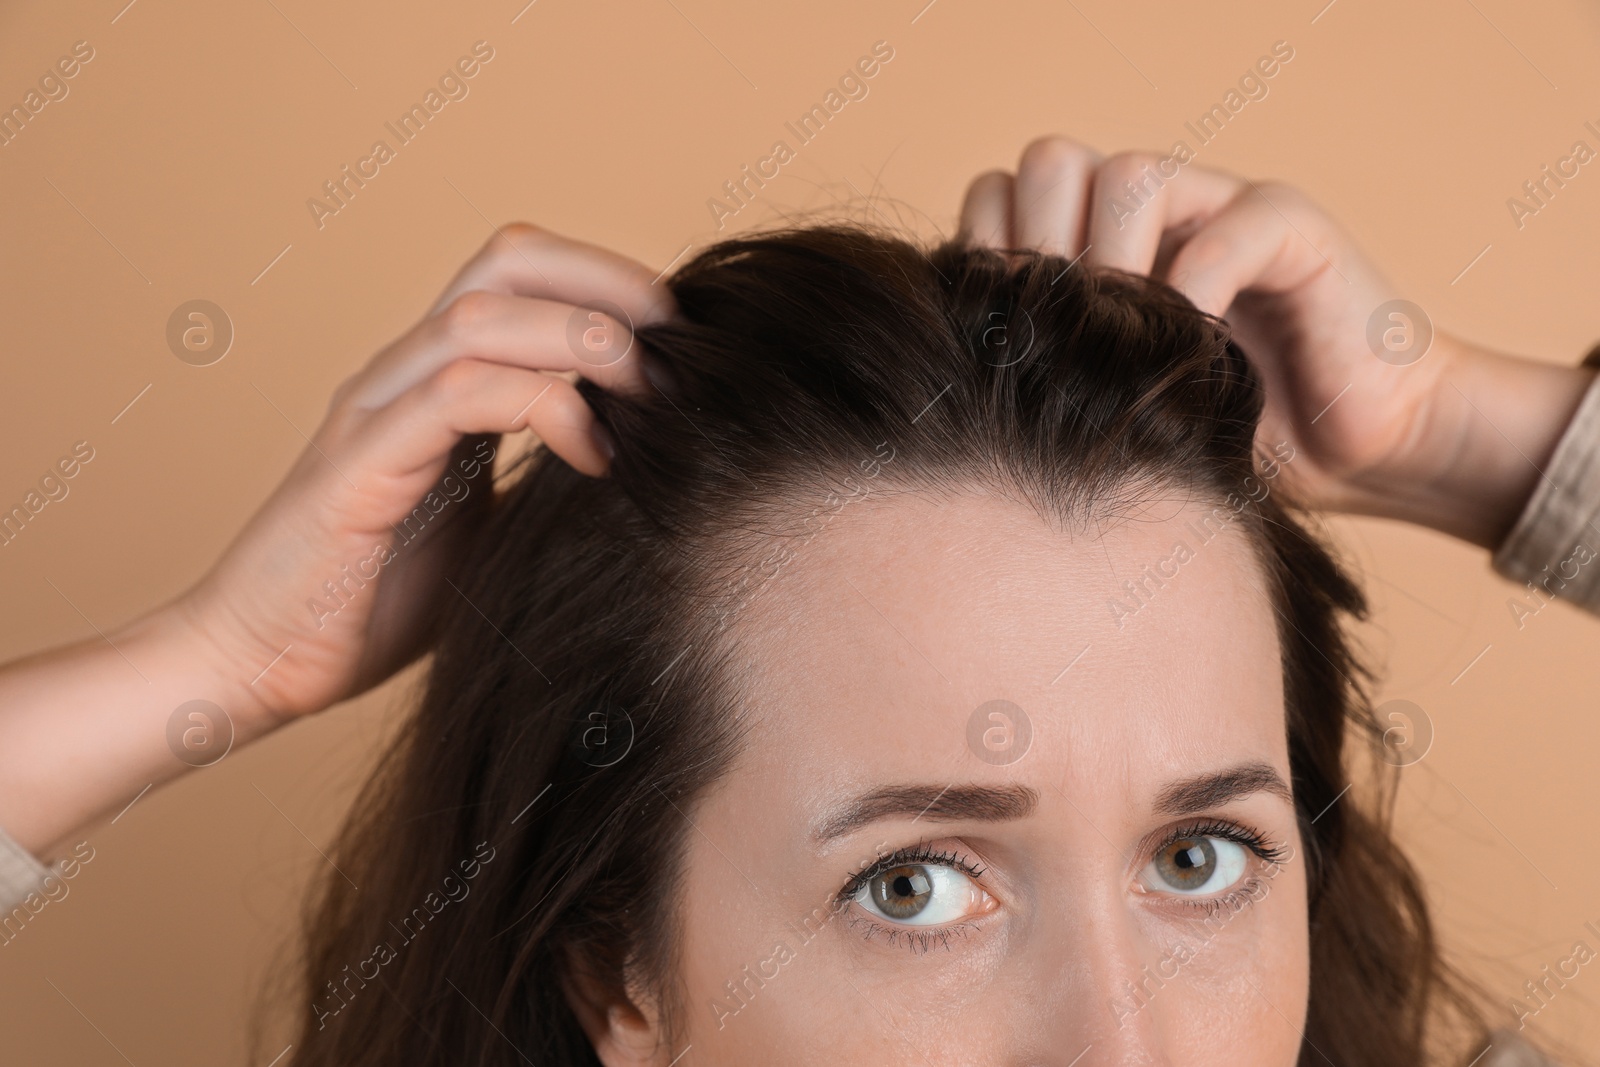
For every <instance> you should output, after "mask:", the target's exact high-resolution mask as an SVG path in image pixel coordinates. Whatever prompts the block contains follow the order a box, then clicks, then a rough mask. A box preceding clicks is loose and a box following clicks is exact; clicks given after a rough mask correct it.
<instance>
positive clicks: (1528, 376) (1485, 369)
mask: <svg viewBox="0 0 1600 1067" xmlns="http://www.w3.org/2000/svg"><path fill="white" fill-rule="evenodd" d="M961 228H962V232H963V233H964V234H965V235H966V236H967V238H968V239H969V240H972V241H975V242H977V243H981V244H986V245H990V246H992V247H996V248H1003V249H1034V250H1040V251H1045V252H1050V253H1054V254H1056V255H1060V256H1065V257H1066V258H1068V259H1079V258H1081V260H1082V262H1084V263H1086V264H1089V265H1092V266H1096V267H1110V268H1117V269H1120V270H1124V271H1129V272H1132V273H1136V274H1150V275H1153V276H1154V277H1157V278H1159V279H1161V280H1164V281H1166V282H1168V283H1169V284H1171V285H1172V286H1173V287H1174V288H1176V289H1178V290H1179V291H1180V292H1182V293H1183V294H1184V295H1186V296H1187V297H1188V298H1189V299H1190V300H1191V301H1193V302H1194V303H1195V305H1196V306H1198V307H1199V308H1200V309H1201V310H1202V311H1206V312H1208V313H1210V314H1213V315H1217V316H1220V317H1223V318H1225V319H1226V320H1227V322H1228V323H1229V325H1230V326H1231V327H1232V329H1233V334H1234V337H1235V338H1236V339H1237V340H1238V342H1239V344H1240V345H1241V347H1242V348H1243V349H1244V350H1245V352H1246V353H1247V354H1248V355H1249V356H1250V358H1251V360H1252V362H1253V363H1254V364H1255V366H1256V368H1257V370H1258V372H1259V373H1260V375H1261V378H1262V380H1263V383H1264V385H1265V387H1266V393H1267V400H1266V411H1265V413H1264V415H1263V417H1262V421H1261V425H1260V429H1259V433H1258V438H1257V440H1258V444H1259V445H1260V446H1261V447H1262V448H1263V449H1264V450H1266V451H1268V452H1273V451H1274V449H1275V448H1276V449H1277V452H1276V454H1277V455H1278V456H1279V457H1280V458H1281V457H1282V456H1283V455H1284V454H1285V452H1284V450H1283V449H1282V448H1281V443H1282V442H1288V444H1289V446H1290V447H1292V448H1293V449H1294V452H1293V453H1292V454H1293V455H1294V459H1293V461H1292V462H1290V463H1288V464H1287V465H1286V467H1285V484H1287V485H1288V486H1289V488H1290V490H1291V493H1292V495H1293V496H1294V497H1295V498H1296V499H1297V500H1298V501H1299V502H1300V503H1302V504H1304V505H1307V506H1310V507H1316V508H1326V509H1331V510H1338V511H1350V512H1361V513H1366V514H1377V515H1385V516H1389V517H1392V518H1400V519H1405V520H1408V521H1412V522H1418V523H1422V524H1424V525H1428V526H1432V527H1434V528H1436V529H1440V530H1443V531H1445V532H1447V533H1451V534H1453V535H1455V536H1458V537H1461V538H1463V539H1465V540H1468V541H1472V542H1474V543H1477V544H1479V545H1483V546H1485V547H1492V546H1493V545H1495V544H1497V543H1498V542H1499V540H1500V538H1501V537H1502V536H1503V535H1504V533H1505V532H1506V530H1507V529H1508V528H1509V527H1510V525H1511V523H1512V522H1513V521H1514V520H1515V518H1516V515H1517V513H1518V512H1519V511H1520V509H1521V506H1522V504H1523V503H1524V502H1525V501H1526V499H1527V497H1528V495H1529V493H1531V491H1532V489H1533V486H1534V484H1535V482H1536V481H1537V479H1538V477H1539V471H1538V466H1536V465H1543V463H1544V462H1545V461H1546V460H1547V459H1548V457H1549V455H1550V453H1551V451H1552V450H1553V449H1554V447H1555V443H1556V441H1557V440H1558V439H1559V437H1560V434H1561V431H1562V430H1563V429H1564V428H1565V426H1566V424H1567V422H1568V421H1569V420H1570V418H1571V416H1572V413H1573V411H1574V410H1575V408H1576V406H1577V403H1578V401H1579V400H1580V399H1581V396H1582V392H1583V389H1584V387H1585V386H1586V385H1587V383H1588V381H1589V380H1590V374H1591V372H1589V371H1587V370H1580V369H1577V368H1568V367H1557V366H1551V365H1548V364H1544V363H1538V362H1533V361H1530V360H1524V359H1519V358H1516V357H1513V356H1507V355H1503V354H1499V353H1494V352H1490V351H1488V350H1486V349H1482V348H1478V347H1476V346H1473V345H1469V344H1466V343H1464V342H1462V341H1459V340H1457V339H1455V338H1453V337H1450V336H1448V335H1446V334H1443V333H1441V332H1438V331H1436V330H1435V329H1434V328H1433V326H1432V324H1431V322H1430V321H1429V319H1428V316H1427V314H1426V313H1425V312H1423V311H1422V309H1421V308H1419V307H1417V306H1416V305H1415V304H1413V303H1410V302H1409V301H1404V300H1403V299H1402V297H1401V293H1400V291H1399V290H1398V289H1396V287H1395V286H1394V285H1393V284H1392V283H1390V282H1389V281H1388V280H1387V279H1385V278H1384V277H1383V276H1382V275H1381V274H1380V273H1379V272H1378V270H1377V269H1376V268H1375V267H1374V266H1373V265H1372V264H1371V262H1370V261H1369V260H1368V259H1367V258H1366V256H1365V255H1364V254H1363V253H1362V252H1361V250H1360V249H1359V248H1357V247H1356V245H1355V244H1354V242H1353V241H1352V240H1351V239H1350V238H1349V237H1348V236H1347V235H1346V234H1345V233H1344V232H1343V231H1342V230H1341V229H1340V228H1339V227H1338V225H1337V224H1336V223H1334V221H1333V220H1332V219H1330V218H1329V217H1328V216H1327V215H1326V214H1325V213H1324V212H1323V211H1322V210H1321V209H1320V208H1318V207H1317V206H1316V205H1315V204H1314V203H1313V202H1312V201H1311V200H1310V199H1308V198H1307V197H1306V196H1305V195H1304V194H1302V193H1300V192H1299V191H1297V190H1295V189H1294V188H1292V187H1290V186H1286V185H1283V184H1281V183H1278V182H1260V183H1257V182H1253V181H1250V180H1249V179H1246V178H1240V177H1237V176H1235V175H1232V174H1227V173H1224V172H1222V171H1216V170H1210V169H1207V168H1204V167H1199V166H1196V165H1195V164H1194V163H1192V162H1187V163H1181V162H1179V160H1178V159H1177V158H1176V157H1174V156H1165V157H1163V156H1160V155H1157V154H1154V153H1140V152H1125V153H1121V154H1118V155H1114V156H1110V157H1102V156H1101V155H1100V154H1099V153H1098V152H1096V151H1094V150H1093V149H1091V148H1089V147H1087V146H1085V145H1082V144H1079V143H1078V142H1076V141H1072V140H1070V139H1068V138H1064V137H1049V138H1043V139H1040V140H1037V141H1034V142H1033V143H1032V144H1030V145H1029V146H1028V147H1027V149H1026V150H1025V151H1024V152H1023V154H1022V158H1021V161H1020V163H1019V165H1018V168H1017V172H1016V174H1015V175H1012V174H1010V173H1007V172H999V171H996V172H990V173H987V174H983V175H980V176H979V177H978V178H977V179H976V180H975V181H974V182H973V183H972V185H971V186H970V188H969V189H968V191H967V196H966V200H965V203H964V205H963V207H962V214H961Z"/></svg>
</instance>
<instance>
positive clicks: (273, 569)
mask: <svg viewBox="0 0 1600 1067" xmlns="http://www.w3.org/2000/svg"><path fill="white" fill-rule="evenodd" d="M598 307H605V308H608V309H615V310H616V311H617V312H618V315H617V316H615V317H613V316H612V315H606V314H604V313H603V312H601V311H598V310H594V309H595V308H598ZM673 310H674V309H673V304H672V298H671V296H670V294H669V292H668V290H667V289H666V288H665V287H664V286H660V285H655V284H653V282H652V272H651V271H650V270H649V269H648V268H647V267H645V266H644V265H642V264H640V263H637V262H634V261H632V260H630V259H627V258H625V257H623V256H620V255H617V254H615V253H612V252H608V251H606V250H604V249H601V248H598V247H595V246H593V245H588V244H583V243H580V242H577V241H572V240H569V239H566V238H563V237H559V236H556V235H555V234H552V233H549V232H547V231H545V230H541V229H539V228H537V227H534V226H531V225H528V224H526V223H518V224H513V225H511V226H507V227H505V228H503V229H501V230H500V231H498V232H497V233H496V234H495V236H494V237H492V238H491V239H490V240H489V242H488V243H487V244H486V245H485V246H484V247H483V249H482V250H481V251H480V252H479V253H478V254H477V255H476V256H475V257H474V258H473V259H472V260H471V261H470V262H469V263H467V265H466V266H465V267H464V268H463V269H462V270H461V272H460V273H459V274H458V275H457V276H456V278H455V279H454V280H453V281H452V282H451V283H450V285H449V286H448V287H447V288H446V289H445V291H444V293H443V295H442V296H441V297H440V298H439V300H438V302H437V303H436V304H435V305H434V307H433V308H432V309H431V310H430V311H429V312H428V314H427V315H426V316H424V317H423V318H422V320H421V321H420V322H418V323H417V324H416V325H415V326H413V327H412V328H411V329H410V330H409V331H407V332H406V334H405V335H404V336H402V337H401V338H399V339H398V340H397V341H395V342H394V343H393V344H391V345H389V346H388V347H387V348H385V349H383V350H382V351H380V352H379V353H378V354H377V355H376V356H374V357H373V358H372V359H371V360H370V361H369V362H368V363H367V365H366V366H365V367H363V368H362V369H361V370H360V371H359V372H357V373H356V374H355V375H354V376H352V377H351V378H349V379H348V380H346V381H345V382H344V383H343V384H342V385H341V386H340V387H339V389H338V390H337V391H336V392H335V393H334V396H333V399H332V402H331V404H330V406H329V410H328V414H327V416H326V418H325V419H324V420H323V423H322V425H321V426H320V427H319V428H318V429H317V431H316V434H315V436H314V437H313V438H312V439H311V440H310V442H309V444H308V447H307V448H306V449H305V451H304V452H303V453H302V454H301V455H300V457H299V459H298V461H297V462H296V463H295V465H294V467H293V468H292V469H291V470H290V472H289V474H288V476H287V477H286V478H285V479H284V481H283V483H282V484H281V485H279V487H278V488H277V490H276V491H275V492H274V493H273V494H272V496H271V497H270V498H269V499H268V500H267V501H266V503H265V504H264V505H263V506H262V507H261V509H260V510H259V511H258V512H257V513H256V514H255V516H254V517H253V518H252V519H251V520H250V522H249V524H248V525H247V526H246V527H245V528H244V530H243V531H242V532H241V533H240V534H239V535H238V537H237V538H236V539H235V540H234V542H233V543H232V544H231V545H230V546H229V548H228V549H227V551H226V552H225V554H224V555H223V556H222V557H221V559H220V560H218V562H217V563H216V565H215V566H214V567H213V568H212V569H211V570H210V572H209V573H207V574H206V575H205V577H204V578H203V579H201V581H200V582H199V583H198V584H197V585H196V586H195V587H194V588H193V589H191V590H190V591H189V592H187V593H186V594H184V595H183V596H182V597H180V598H179V599H178V600H177V601H176V602H174V603H173V604H172V605H169V607H168V608H167V609H165V610H166V611H167V612H169V613H170V614H171V615H172V616H174V617H175V618H176V619H177V620H180V621H179V624H178V627H177V630H178V632H187V633H188V634H189V635H190V637H189V640H192V641H193V642H194V644H195V647H196V650H197V651H203V653H204V657H205V659H206V661H207V662H209V663H210V664H211V669H212V670H213V671H215V672H218V673H219V675H221V676H222V677H220V678H219V690H220V691H224V692H232V693H233V694H235V702H234V706H232V707H228V708H226V709H225V710H227V711H228V713H229V715H230V716H232V717H233V718H234V719H235V723H236V726H239V727H241V728H243V729H244V730H245V731H246V732H247V733H255V732H258V731H259V730H264V729H269V728H270V727H271V726H274V725H277V724H278V723H281V722H283V721H285V720H287V719H290V718H293V717H295V716H299V715H304V714H306V713H309V712H314V711H317V710H320V709H322V708H325V707H327V706H329V705H331V704H333V703H336V702H338V701H340V700H343V699H345V698H347V697H350V696H354V695H355V694H357V693H359V692H361V691H363V690H365V689H367V688H369V687H371V686H373V685H375V684H377V683H378V682H380V681H382V680H383V679H384V678H386V677H388V676H389V675H390V674H392V673H393V672H394V671H396V670H398V669H399V668H400V667H402V666H404V665H405V664H406V663H408V662H410V661H411V660H412V659H413V658H414V657H415V656H416V655H417V654H418V653H419V652H420V651H421V650H422V648H423V647H424V646H425V643H426V640H427V638H428V635H429V630H430V625H431V623H432V621H433V619H434V618H435V617H436V615H437V612H436V610H435V608H436V606H437V605H438V604H439V603H441V602H442V601H443V600H444V599H445V598H449V597H454V596H458V595H460V594H459V593H458V592H456V591H454V590H453V589H452V587H451V585H450V584H449V583H448V572H449V569H450V562H451V560H452V559H453V558H455V557H456V556H457V555H458V554H459V552H460V551H461V550H462V549H463V548H464V546H465V544H466V543H467V541H468V539H470V538H471V536H472V534H473V531H474V530H475V529H476V528H477V527H478V526H479V525H480V521H479V520H481V518H482V516H483V512H484V509H485V508H487V507H488V506H489V505H490V504H491V502H492V499H493V484H492V479H491V472H492V459H493V456H494V452H495V445H496V442H497V441H498V435H500V434H503V433H510V432H513V431H516V430H521V429H524V428H527V429H531V430H532V431H533V432H534V433H535V434H536V435H537V436H538V437H539V438H540V439H541V440H543V442H544V443H545V444H546V445H547V446H548V447H549V448H550V449H551V451H553V452H555V453H556V454H557V455H559V456H561V457H562V458H563V459H564V460H566V461H567V462H568V463H570V464H571V465H572V466H573V467H574V468H576V469H577V470H579V471H582V472H583V473H585V474H590V475H597V476H598V475H601V474H603V473H604V471H605V469H606V466H607V463H608V454H607V445H606V443H605V442H604V441H603V440H602V439H601V438H600V437H599V436H598V433H603V430H600V428H599V426H598V424H597V423H596V421H595V417H594V414H593V412H592V411H591V410H590V409H589V407H588V405H587V404H586V403H584V401H583V400H582V399H581V397H580V396H579V394H578V391H577V389H576V387H575V385H574V384H572V382H571V381H570V380H569V379H568V378H567V377H563V376H561V374H560V372H566V371H575V372H577V373H578V374H579V375H581V376H582V377H584V378H587V379H590V380H591V381H593V382H595V383H596V384H598V385H600V386H602V387H605V388H608V389H620V390H643V389H646V388H649V387H650V386H649V385H648V383H647V381H646V379H645V377H644V375H643V373H642V371H641V366H640V353H639V352H638V351H636V350H635V349H634V346H633V343H632V340H633V335H632V326H633V325H635V324H639V325H643V324H648V323H654V322H658V321H661V320H663V319H665V318H667V317H669V316H670V315H671V314H672V313H673ZM619 319H620V320H621V321H619ZM241 720H242V721H241Z"/></svg>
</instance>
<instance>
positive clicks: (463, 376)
mask: <svg viewBox="0 0 1600 1067" xmlns="http://www.w3.org/2000/svg"><path fill="white" fill-rule="evenodd" d="M478 374H479V370H478V368H477V367H476V366H474V365H473V363H472V362H471V361H470V360H464V359H460V360H456V361H455V362H453V363H446V364H445V365H444V366H443V367H440V368H439V369H438V370H437V371H435V372H434V373H433V377H431V378H429V379H428V385H427V402H428V406H430V407H433V406H443V405H445V404H448V403H449V402H450V401H452V400H455V399H456V398H457V397H460V396H463V395H465V394H466V393H468V392H470V391H471V390H472V388H473V387H474V386H475V385H476V384H477V381H478Z"/></svg>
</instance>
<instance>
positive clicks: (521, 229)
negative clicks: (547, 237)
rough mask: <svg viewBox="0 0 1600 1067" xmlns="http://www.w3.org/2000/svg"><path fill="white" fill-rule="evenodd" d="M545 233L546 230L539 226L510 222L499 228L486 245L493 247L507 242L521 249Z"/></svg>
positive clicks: (519, 221)
mask: <svg viewBox="0 0 1600 1067" xmlns="http://www.w3.org/2000/svg"><path fill="white" fill-rule="evenodd" d="M543 233H544V230H542V229H540V228H539V227H538V226H535V225H534V224H533V223H531V222H523V221H521V220H518V221H516V222H508V223H506V224H505V225H503V226H500V227H499V228H497V229H496V230H495V232H494V235H493V236H491V237H490V238H489V240H488V241H487V242H486V244H488V245H490V246H493V245H496V244H505V243H506V242H510V243H511V244H513V245H516V246H518V247H521V246H522V245H523V244H525V243H531V242H533V241H536V240H538V239H539V237H540V236H541V235H542V234H543Z"/></svg>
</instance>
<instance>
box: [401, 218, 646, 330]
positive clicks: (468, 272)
mask: <svg viewBox="0 0 1600 1067" xmlns="http://www.w3.org/2000/svg"><path fill="white" fill-rule="evenodd" d="M656 278H657V275H656V274H655V272H653V271H652V270H651V269H650V268H649V267H646V266H645V265H644V264H643V263H640V262H638V261H637V260H633V259H629V258H628V257H627V256H624V255H621V254H619V253H617V252H613V251H611V250H610V249H606V248H601V247H600V246H599V245H592V244H588V243H587V242H584V241H575V240H573V239H572V238H570V237H562V236H561V235H560V234H556V233H552V232H550V231H549V230H546V229H543V228H541V227H538V226H534V225H533V224H531V223H527V222H513V223H511V224H510V225H507V226H502V227H500V229H498V230H496V231H495V233H494V236H492V237H490V238H489V240H488V241H487V242H485V243H484V246H483V247H482V248H481V249H479V251H478V254H477V255H475V256H473V257H472V259H471V260H469V261H468V262H467V264H466V266H464V267H462V268H461V271H460V272H459V273H458V274H457V275H456V276H455V278H454V279H452V280H451V282H450V284H449V285H447V286H446V287H445V290H444V292H443V293H442V294H441V295H440V297H439V299H438V301H437V302H435V304H434V305H433V309H432V310H431V311H430V312H429V314H430V315H434V314H437V313H439V312H440V311H442V310H443V309H444V308H446V307H448V306H449V305H450V304H451V303H452V302H453V301H455V300H456V299H457V298H458V297H460V296H461V295H462V294H463V293H466V292H470V291H471V290H473V289H484V290H487V291H489V292H491V293H506V294H517V295H520V296H536V297H541V298H543V299H545V300H554V301H557V302H560V303H566V304H576V305H588V304H593V303H598V302H608V303H612V304H615V305H616V306H617V307H618V308H620V309H621V311H622V313H623V314H622V316H620V317H622V318H626V319H627V320H629V321H628V326H629V328H630V329H632V328H633V327H635V326H643V325H648V324H650V323H656V322H662V321H665V320H666V319H668V318H670V317H671V316H672V314H673V312H674V311H675V310H676V308H675V306H674V303H673V300H672V293H671V292H670V291H669V290H668V289H667V287H666V286H665V285H664V284H660V283H659V282H657V281H656Z"/></svg>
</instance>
